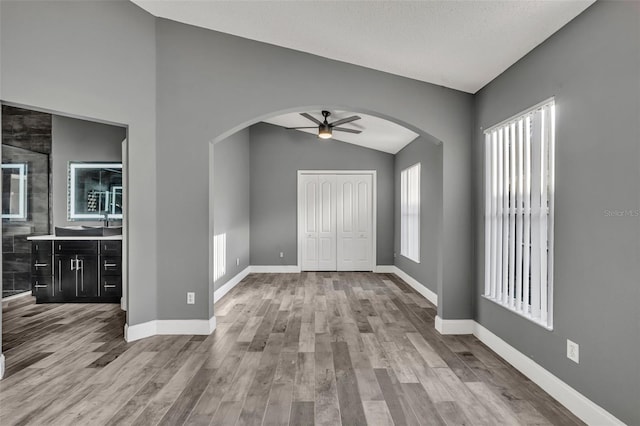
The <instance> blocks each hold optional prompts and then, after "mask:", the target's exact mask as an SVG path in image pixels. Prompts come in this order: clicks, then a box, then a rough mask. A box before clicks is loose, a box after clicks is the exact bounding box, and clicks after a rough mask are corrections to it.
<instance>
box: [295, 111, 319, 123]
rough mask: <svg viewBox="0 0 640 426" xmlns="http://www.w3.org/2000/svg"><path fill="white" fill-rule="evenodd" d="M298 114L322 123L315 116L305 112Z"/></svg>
mask: <svg viewBox="0 0 640 426" xmlns="http://www.w3.org/2000/svg"><path fill="white" fill-rule="evenodd" d="M300 115H301V116H303V117H304V118H306V119H307V120H311V121H313V122H314V123H316V124H322V121H320V120H318V119H317V118H315V117H313V116H311V115H309V114H307V113H306V112H301V113H300Z"/></svg>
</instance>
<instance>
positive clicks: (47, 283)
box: [31, 276, 54, 297]
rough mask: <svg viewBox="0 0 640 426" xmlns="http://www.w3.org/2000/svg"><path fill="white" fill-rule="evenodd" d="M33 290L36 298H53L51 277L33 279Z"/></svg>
mask: <svg viewBox="0 0 640 426" xmlns="http://www.w3.org/2000/svg"><path fill="white" fill-rule="evenodd" d="M31 290H32V291H33V295H34V296H36V297H53V296H54V288H53V280H52V279H51V277H50V276H49V277H33V278H31Z"/></svg>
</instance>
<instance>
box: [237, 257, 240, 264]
mask: <svg viewBox="0 0 640 426" xmlns="http://www.w3.org/2000/svg"><path fill="white" fill-rule="evenodd" d="M236 266H240V258H239V257H238V258H236Z"/></svg>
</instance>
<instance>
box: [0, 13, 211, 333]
mask: <svg viewBox="0 0 640 426" xmlns="http://www.w3.org/2000/svg"><path fill="white" fill-rule="evenodd" d="M0 15H1V18H0V19H1V22H0V49H1V51H2V62H1V64H0V67H1V68H0V71H1V72H0V76H1V80H0V86H1V87H2V94H1V96H2V100H3V101H6V102H11V103H15V104H20V105H25V106H27V107H37V108H40V109H44V110H48V111H50V112H57V113H59V114H62V115H70V116H76V117H86V118H93V119H97V120H102V121H106V122H111V123H121V124H126V125H128V138H129V148H128V149H129V153H128V154H129V160H130V168H129V169H130V174H129V188H128V209H127V211H128V213H127V217H128V230H129V232H128V235H125V244H127V245H128V249H129V253H130V258H131V260H132V261H131V262H130V263H129V282H130V283H131V285H130V286H129V289H128V295H127V296H128V299H127V300H128V305H129V306H128V308H129V309H128V311H127V322H128V324H129V325H132V324H139V323H142V322H145V321H149V320H153V319H156V318H157V317H158V315H157V303H156V302H157V291H156V290H157V271H158V264H157V257H156V253H157V240H156V235H157V234H158V228H157V221H156V214H155V211H156V210H157V207H158V206H157V201H156V196H157V190H156V188H157V186H156V43H155V18H154V17H153V16H151V15H149V14H148V13H147V12H144V11H142V10H141V9H140V8H138V7H137V6H135V5H134V4H132V3H130V2H128V1H91V2H78V1H55V2H50V1H28V2H25V1H6V0H3V1H2V2H0ZM177 140H179V139H177ZM173 142H174V141H172V143H173ZM165 197H166V198H170V197H171V195H170V194H169V193H167V194H166V195H165ZM204 197H205V198H206V194H204ZM179 220H180V219H179V216H177V217H176V223H174V224H173V225H172V226H179V225H178V223H177V222H178V221H179ZM205 229H206V228H205ZM181 299H184V297H182V298H181ZM181 301H183V300H181Z"/></svg>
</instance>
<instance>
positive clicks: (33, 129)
mask: <svg viewBox="0 0 640 426" xmlns="http://www.w3.org/2000/svg"><path fill="white" fill-rule="evenodd" d="M2 162H3V163H27V168H28V172H27V220H13V219H2V296H3V297H6V296H10V295H13V294H17V293H20V292H24V291H29V290H31V280H30V271H31V262H30V253H31V249H30V244H29V242H28V241H27V237H28V236H29V235H44V234H48V233H49V230H50V223H51V191H50V190H49V188H50V186H51V172H50V171H51V114H45V113H41V112H36V111H30V110H25V109H21V108H14V107H10V106H6V105H3V106H2Z"/></svg>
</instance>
